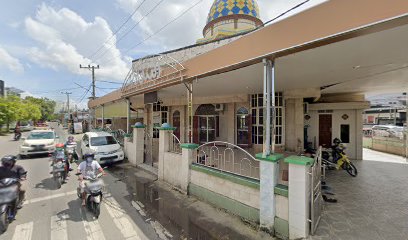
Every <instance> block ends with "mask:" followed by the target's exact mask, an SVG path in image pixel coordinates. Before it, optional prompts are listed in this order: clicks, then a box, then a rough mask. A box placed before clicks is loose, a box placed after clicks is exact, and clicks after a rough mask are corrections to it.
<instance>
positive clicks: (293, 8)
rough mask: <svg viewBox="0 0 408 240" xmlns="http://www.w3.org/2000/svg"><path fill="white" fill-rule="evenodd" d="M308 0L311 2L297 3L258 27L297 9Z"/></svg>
mask: <svg viewBox="0 0 408 240" xmlns="http://www.w3.org/2000/svg"><path fill="white" fill-rule="evenodd" d="M307 2H310V0H306V1H303V2H301V3H299V4H298V5H296V6H294V7H292V8H290V9H288V10H286V11H285V12H283V13H281V14H279V15H278V16H276V17H274V18H272V19H270V20H268V21H266V22H264V23H263V24H262V25H261V26H259V27H257V28H256V29H259V28H260V27H264V26H265V25H267V24H269V23H271V22H273V21H275V20H276V19H278V18H281V17H283V16H284V15H286V14H287V13H289V12H291V11H293V10H295V9H296V8H298V7H300V6H302V5H303V4H305V3H307ZM256 29H255V30H256Z"/></svg>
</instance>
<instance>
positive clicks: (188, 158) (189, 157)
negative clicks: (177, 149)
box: [180, 143, 198, 192]
mask: <svg viewBox="0 0 408 240" xmlns="http://www.w3.org/2000/svg"><path fill="white" fill-rule="evenodd" d="M181 148H182V162H181V171H180V176H181V179H182V182H181V184H180V185H181V190H183V191H185V192H187V191H188V184H189V183H190V179H191V171H190V166H191V164H192V163H193V161H194V160H196V159H197V148H198V145H197V144H188V143H187V144H181Z"/></svg>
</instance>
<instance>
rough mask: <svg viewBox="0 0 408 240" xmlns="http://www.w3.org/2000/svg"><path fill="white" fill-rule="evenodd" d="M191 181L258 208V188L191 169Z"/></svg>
mask: <svg viewBox="0 0 408 240" xmlns="http://www.w3.org/2000/svg"><path fill="white" fill-rule="evenodd" d="M191 183H193V184H195V185H197V186H200V187H203V188H206V189H208V190H210V191H213V192H215V193H218V194H221V195H224V196H226V197H228V198H231V199H234V200H236V201H238V202H241V203H243V204H246V205H248V206H251V207H253V208H256V209H259V208H260V206H259V204H260V199H259V195H260V194H259V189H254V188H250V187H246V186H243V185H241V184H236V183H233V182H231V181H228V180H226V179H223V178H219V177H214V176H211V175H208V174H205V173H202V172H199V171H195V170H191Z"/></svg>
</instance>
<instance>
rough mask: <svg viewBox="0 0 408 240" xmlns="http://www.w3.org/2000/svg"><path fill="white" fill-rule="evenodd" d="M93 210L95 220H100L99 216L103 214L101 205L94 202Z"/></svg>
mask: <svg viewBox="0 0 408 240" xmlns="http://www.w3.org/2000/svg"><path fill="white" fill-rule="evenodd" d="M93 210H94V215H95V218H96V219H98V218H99V214H101V205H100V204H99V203H96V202H94V203H93Z"/></svg>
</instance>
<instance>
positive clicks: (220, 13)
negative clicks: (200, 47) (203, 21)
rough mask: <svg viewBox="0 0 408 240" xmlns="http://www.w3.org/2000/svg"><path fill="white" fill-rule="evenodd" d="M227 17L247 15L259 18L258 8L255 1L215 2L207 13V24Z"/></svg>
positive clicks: (229, 0)
mask: <svg viewBox="0 0 408 240" xmlns="http://www.w3.org/2000/svg"><path fill="white" fill-rule="evenodd" d="M229 15H248V16H252V17H255V18H258V19H259V18H260V17H259V8H258V4H257V3H256V1H255V0H215V1H214V3H213V5H212V6H211V9H210V12H209V13H208V18H207V23H209V22H211V21H213V20H215V19H217V18H220V17H224V16H229Z"/></svg>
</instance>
